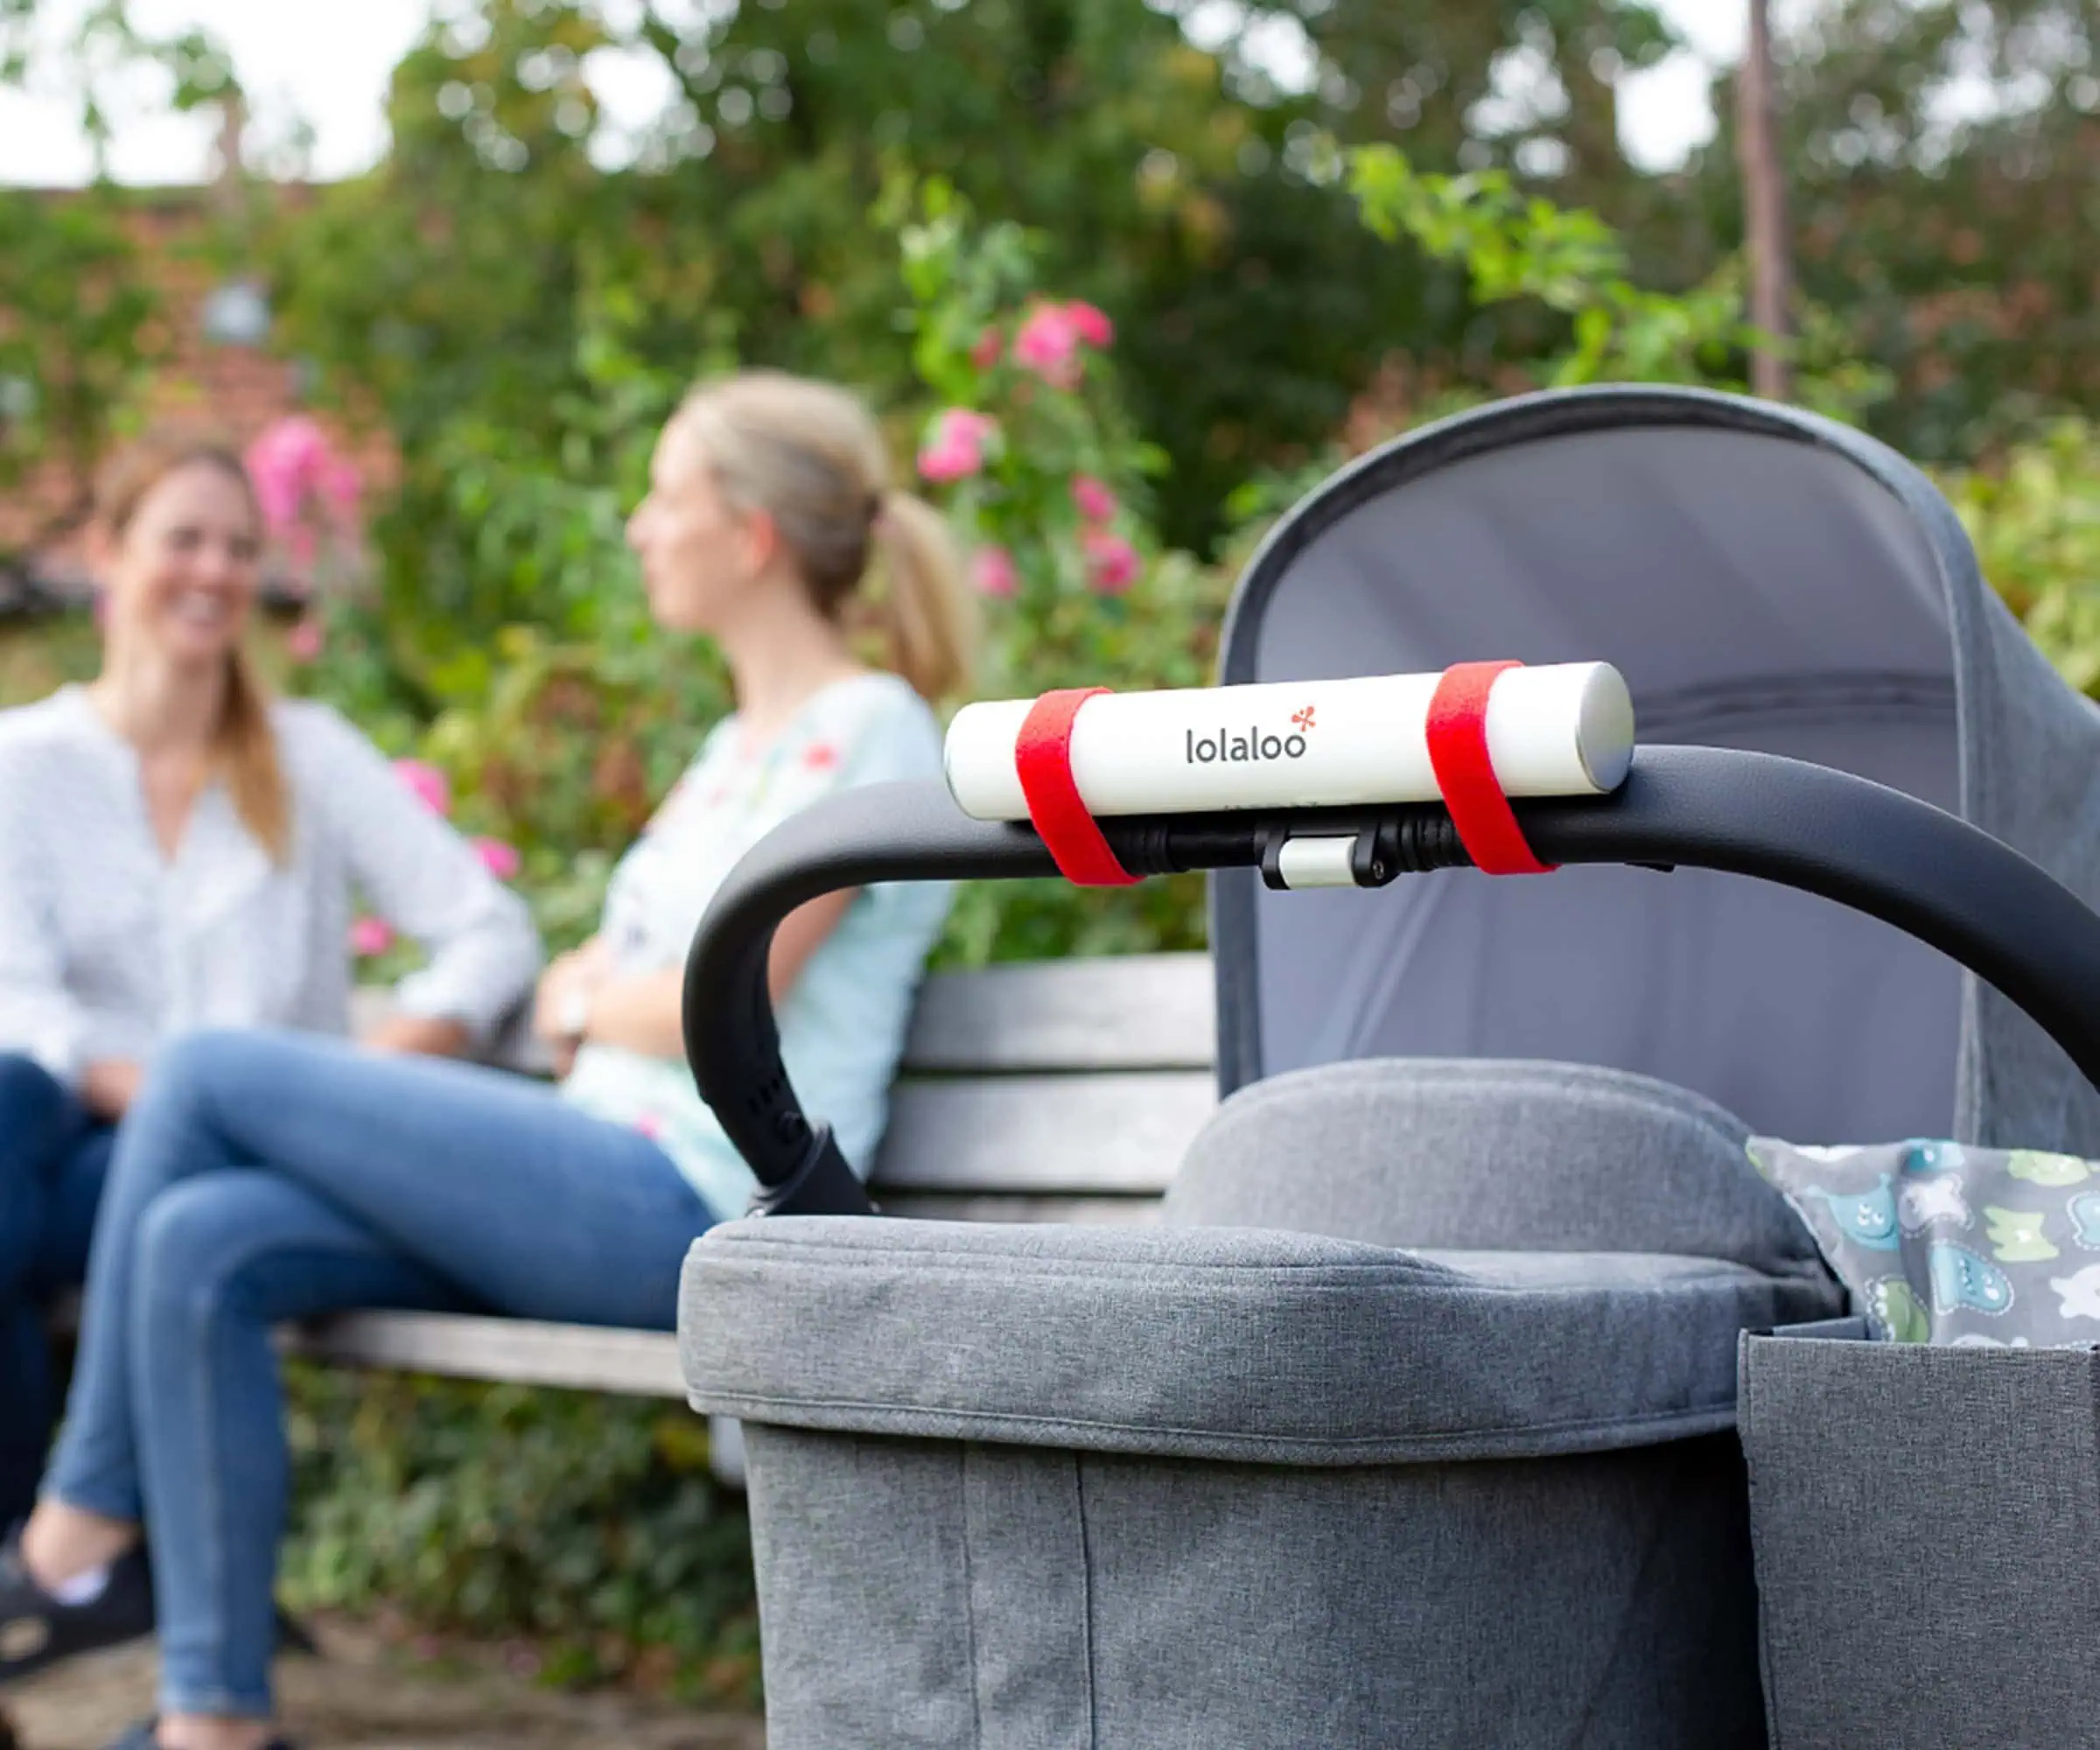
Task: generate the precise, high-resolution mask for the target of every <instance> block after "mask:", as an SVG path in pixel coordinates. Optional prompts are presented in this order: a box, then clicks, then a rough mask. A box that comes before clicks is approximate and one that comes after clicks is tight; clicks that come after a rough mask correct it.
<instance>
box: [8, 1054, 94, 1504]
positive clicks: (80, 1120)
mask: <svg viewBox="0 0 2100 1750" xmlns="http://www.w3.org/2000/svg"><path fill="white" fill-rule="evenodd" d="M114 1135H115V1132H114V1131H113V1130H112V1128H111V1127H110V1126H109V1125H108V1124H104V1123H102V1121H101V1120H100V1119H99V1118H96V1117H95V1116H94V1115H93V1114H91V1113H90V1112H89V1111H88V1109H87V1108H86V1107H84V1106H82V1105H81V1103H80V1101H79V1100H78V1099H76V1098H75V1097H74V1096H73V1090H72V1089H69V1088H66V1087H65V1086H63V1085H62V1084H61V1083H59V1082H57V1081H55V1080H54V1079H53V1078H52V1076H51V1075H50V1074H49V1073H48V1072H47V1071H46V1070H45V1069H44V1068H43V1067H42V1066H41V1065H39V1064H38V1063H36V1062H35V1061H32V1060H31V1059H30V1058H26V1057H24V1056H22V1055H20V1054H18V1053H14V1052H0V1528H4V1527H6V1526H9V1525H11V1524H13V1523H15V1522H16V1521H17V1520H18V1519H20V1518H22V1517H23V1516H24V1515H25V1514H26V1513H27V1512H28V1511H29V1509H30V1505H31V1502H33V1501H34V1500H35V1499H36V1493H37V1478H38V1475H39V1474H41V1472H42V1471H43V1468H44V1456H45V1448H46V1446H48V1445H49V1443H50V1440H51V1427H52V1419H53V1415H54V1412H55V1411H56V1410H57V1408H58V1405H57V1403H56V1401H55V1399H54V1398H53V1396H52V1381H51V1341H50V1338H49V1335H48V1334H47V1332H46V1329H45V1313H46V1309H47V1307H48V1305H49V1303H50V1301H51V1299H52V1297H53V1296H54V1295H55V1294H57V1293H58V1292H59V1290H61V1289H65V1288H70V1287H72V1286H73V1285H74V1284H76V1283H78V1282H79V1281H80V1280H81V1277H82V1276H83V1275H84V1274H85V1273H86V1271H87V1268H88V1235H89V1234H90V1232H92V1231H93V1229H94V1227H95V1203H96V1201H98V1200H99V1199H100V1198H101V1196H102V1177H103V1175H104V1173H107V1172H108V1170H109V1145H110V1141H111V1138H113V1136H114Z"/></svg>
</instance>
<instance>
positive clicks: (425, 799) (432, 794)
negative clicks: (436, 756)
mask: <svg viewBox="0 0 2100 1750" xmlns="http://www.w3.org/2000/svg"><path fill="white" fill-rule="evenodd" d="M394 775H395V777H397V778H399V779H400V780H401V781H402V783H404V784H406V785H407V786H408V787H409V789H411V790H413V791H414V792H415V793H416V800H417V801H418V802H421V803H422V804H423V807H424V808H426V809H429V810H430V812H431V813H432V814H434V815H449V814H450V813H451V811H452V787H451V783H450V782H449V781H447V780H446V778H445V775H444V773H442V772H440V771H439V770H438V769H437V767H435V766H432V765H430V763H429V762H428V761H426V760H395V762H394Z"/></svg>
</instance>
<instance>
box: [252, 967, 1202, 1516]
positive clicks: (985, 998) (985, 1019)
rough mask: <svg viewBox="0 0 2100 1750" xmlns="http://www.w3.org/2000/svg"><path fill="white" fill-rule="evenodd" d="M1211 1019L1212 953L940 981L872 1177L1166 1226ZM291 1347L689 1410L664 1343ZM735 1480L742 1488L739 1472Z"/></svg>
mask: <svg viewBox="0 0 2100 1750" xmlns="http://www.w3.org/2000/svg"><path fill="white" fill-rule="evenodd" d="M1213 1013H1214V1012H1213V1005H1212V998H1211V970H1210V962H1209V959H1208V956H1203V955H1200V954H1177V955H1133V956H1119V957H1116V958H1109V959H1097V960H1063V961H1048V962H1042V963H1029V964H1013V965H1002V966H995V967H990V968H987V969H985V970H982V971H973V972H951V973H937V974H935V975H934V976H933V977H929V978H928V980H927V982H926V984H925V987H924V989H923V991H921V996H920V1000H919V1005H918V1009H917V1012H916V1013H915V1014H914V1019H913V1025H912V1031H911V1034H910V1038H909V1040H908V1042H907V1046H906V1049H905V1057H904V1064H903V1070H902V1075H901V1078H900V1082H899V1083H898V1086H897V1089H896V1090H895V1094H894V1096H893V1101H892V1104H891V1112H890V1125H889V1133H888V1136H887V1137H886V1139H885V1141H884V1144H883V1148H882V1152H881V1155H880V1157H879V1159H878V1160H877V1163H876V1166H875V1171H874V1173H873V1174H872V1185H873V1187H874V1190H875V1193H876V1195H877V1197H878V1199H879V1201H880V1202H881V1205H882V1207H883V1208H884V1209H885V1210H886V1211H887V1212H889V1213H891V1214H893V1215H915V1216H921V1217H932V1218H948V1219H957V1220H970V1221H1005V1222H1075V1221H1076V1222H1142V1221H1148V1220H1150V1219H1152V1215H1153V1212H1154V1209H1155V1207H1156V1205H1157V1203H1158V1200H1159V1194H1160V1193H1161V1192H1162V1191H1163V1190H1164V1189H1165V1188H1166V1180H1167V1179H1168V1177H1169V1175H1171V1174H1172V1173H1173V1169H1174V1166H1175V1165H1176V1163H1178V1162H1179V1161H1180V1158H1181V1153H1182V1151H1183V1149H1184V1148H1185V1147H1186V1146H1187V1143H1188V1140H1189V1138H1191V1137H1192V1136H1193V1135H1194V1133H1195V1131H1196V1129H1197V1128H1198V1126H1200V1125H1201V1124H1202V1123H1203V1121H1204V1119H1205V1118H1206V1117H1208V1115H1209V1113H1210V1111H1211V1109H1212V1107H1213V1106H1214V1105H1215V1102H1216V1092H1215V1083H1214V1082H1213V1078H1212V1073H1211V1065H1212V1061H1213V1054H1214V1050H1215V1027H1214V1020H1213ZM607 1267H608V1268H615V1269H616V1268H618V1260H616V1259H609V1260H607ZM287 1346H288V1347H289V1348H292V1349H294V1350H296V1351H297V1352H298V1353H301V1354H304V1355H310V1356H313V1357H316V1358H318V1359H322V1360H326V1361H330V1362H343V1363H346V1364H349V1365H353V1366H358V1367H374V1368H388V1369H399V1370H402V1371H409V1372H416V1373H430V1374H441V1375H447V1376H452V1377H456V1378H462V1379H480V1380H498V1381H509V1382H515V1383H523V1384H531V1385H549V1386H562V1387H569V1388H572V1389H576V1390H590V1391H612V1392H619V1393H623V1394H627V1395H632V1396H641V1397H677V1398H683V1397H684V1396H685V1388H684V1385H683V1382H682V1381H681V1379H680V1377H679V1373H678V1347H677V1340H676V1338H675V1337H673V1336H670V1335H669V1334H664V1333H661V1332H653V1331H620V1330H607V1329H603V1328H599V1327H592V1326H582V1325H549V1324H535V1323H531V1322H528V1321H526V1320H510V1319H488V1318H472V1317H463V1316H458V1315H454V1314H444V1313H347V1314H344V1315H342V1316H340V1317H338V1318H335V1319H332V1320H327V1321H325V1323H322V1324H319V1325H317V1326H315V1327H311V1328H309V1329H306V1330H304V1331H301V1332H298V1333H294V1334H288V1337H287ZM725 1457H726V1455H725ZM734 1469H735V1466H734V1461H733V1459H730V1460H728V1462H727V1463H726V1464H725V1470H727V1471H728V1472H729V1473H730V1474H733V1473H734Z"/></svg>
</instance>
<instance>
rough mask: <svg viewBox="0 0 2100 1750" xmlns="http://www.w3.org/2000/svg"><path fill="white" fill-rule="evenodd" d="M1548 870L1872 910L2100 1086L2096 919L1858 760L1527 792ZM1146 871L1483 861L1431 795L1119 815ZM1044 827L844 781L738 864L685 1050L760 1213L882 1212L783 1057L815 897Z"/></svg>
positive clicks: (1024, 861)
mask: <svg viewBox="0 0 2100 1750" xmlns="http://www.w3.org/2000/svg"><path fill="white" fill-rule="evenodd" d="M1513 806H1514V807H1515V809H1516V816H1517V820H1518V822H1519V823H1520V824H1521V825H1522V827H1523V830H1524V834H1525V837H1527V838H1528V839H1529V840H1530V844H1531V846H1532V848H1533V850H1534V851H1536V852H1537V855H1538V856H1539V857H1540V858H1541V859H1542V860H1544V861H1545V862H1547V863H1550V864H1585V863H1618V864H1630V865H1638V866H1642V867H1646V868H1651V869H1656V870H1661V871H1668V870H1670V869H1672V868H1675V867H1677V866H1679V865H1683V866H1686V867H1691V868H1699V869H1712V870H1719V871H1721V872H1726V873H1728V874H1733V875H1747V876H1752V877H1754V878H1756V879H1761V880H1766V881H1773V882H1776V883H1778V884H1780V885H1781V886H1789V887H1795V888H1798V889H1800V890H1801V891H1802V892H1803V893H1815V894H1817V895H1819V896H1820V897H1822V898H1824V899H1827V900H1835V901H1837V902H1838V904H1840V905H1843V906H1849V907H1852V909H1853V910H1855V911H1859V912H1864V913H1866V914H1867V915H1869V916H1871V917H1875V918H1879V919H1880V920H1881V921H1883V922H1885V923H1889V924H1893V925H1894V926H1895V927H1896V928H1898V929H1901V930H1903V931H1905V932H1906V933H1907V934H1908V935H1913V936H1915V937H1916V938H1917V939H1918V940H1919V941H1921V942H1925V943H1927V944H1929V946H1931V947H1933V948H1936V949H1939V951H1940V952H1941V953H1943V954H1945V955H1946V956H1949V957H1950V959H1952V960H1954V961H1956V962H1957V963H1960V964H1961V965H1963V966H1964V967H1966V968H1967V969H1968V970H1970V971H1971V972H1973V973H1974V974H1976V976H1977V977H1979V978H1982V979H1983V980H1984V981H1985V983H1987V984H1991V985H1992V986H1994V987H1995V988H1996V989H1997V990H1998V991H2000V992H2001V993H2002V994H2003V995H2004V996H2005V998H2008V999H2009V1000H2010V1001H2012V1003H2014V1004H2016V1005H2018V1006H2019V1008H2021V1009H2022V1010H2024V1011H2025V1012H2026V1013H2027V1015H2028V1016H2029V1017H2030V1018H2031V1019H2033V1020H2034V1021H2035V1023H2036V1024H2037V1025H2039V1026H2040V1027H2041V1028H2042V1030H2043V1031H2044V1032H2045V1033H2047V1034H2048V1035H2049V1036H2050V1037H2051V1038H2052V1039H2053V1040H2055V1042H2056V1043H2057V1044H2058V1045H2059V1046H2060V1047H2062V1049H2063V1050H2064V1052H2065V1053H2066V1054H2067V1055H2068V1056H2069V1058H2070V1059H2071V1061H2072V1062H2073V1063H2075V1065H2076V1066H2077V1067H2078V1068H2079V1070H2080V1071H2081V1072H2082V1073H2083V1075H2085V1077H2086V1079H2087V1080H2088V1081H2090V1082H2095V1083H2096V1085H2100V916H2096V915H2095V914H2093V913H2092V912H2091V911H2090V910H2089V909H2088V908H2087V907H2085V906H2084V905H2083V904H2082V902H2081V901H2080V900H2078V899H2077V898H2076V897H2075V896H2074V895H2073V894H2072V893H2069V892H2068V890H2067V889H2065V888H2064V887H2063V886H2061V885H2060V884H2059V883H2057V882H2056V881H2055V880H2054V879H2052V878H2051V877H2050V876H2049V875H2047V873H2046V872H2044V871H2042V870H2041V869H2040V867H2038V866H2037V865H2035V864H2033V863H2032V862H2030V861H2029V860H2028V859H2027V858H2025V857H2023V856H2021V855H2020V854H2019V852H2018V851H2013V850H2012V849H2011V848H2010V847H2008V846H2006V845H2005V844H2000V843H1999V842H1998V840H1997V839H1994V838H1992V837H1990V836H1989V835H1988V834H1986V833H1984V832H1981V831H1979V830H1978V829H1976V828H1975V827H1973V826H1971V825H1970V824H1969V823H1967V822H1965V821H1963V820H1959V819H1957V817H1956V816H1953V815H1950V814H1948V813H1947V812H1946V811H1945V810H1943V809H1936V808H1935V807H1933V806H1932V805H1931V804H1930V803H1928V802H1920V801H1919V800H1917V799H1916V798H1915V797H1913V796H1908V795H1904V794H1903V793H1902V792H1901V791H1898V790H1894V789H1890V788H1887V786H1884V785H1880V784H1876V783H1873V782H1872V781H1869V780H1867V779H1865V778H1859V777H1854V776H1852V774H1849V773H1844V772H1837V771H1832V770H1831V769H1829V768H1828V767H1821V766H1814V765H1810V764H1808V763H1807V762H1805V761H1803V760H1787V759H1782V758H1780V757H1779V756H1777V755H1775V754H1768V753H1746V752H1741V751H1738V750H1735V749H1729V748H1716V747H1643V748H1639V749H1637V750H1635V754H1634V760H1633V767H1632V769H1631V771H1630V772H1629V773H1628V776H1627V779H1626V781H1625V783H1624V784H1622V785H1621V787H1620V788H1619V789H1617V790H1616V791H1614V792H1613V793H1612V794H1611V795H1606V796H1599V797H1583V798H1569V799H1559V798H1555V799H1551V800H1540V801H1532V802H1516V803H1514V804H1513ZM1100 825H1101V829H1102V832H1103V837H1106V838H1107V840H1108V842H1109V844H1110V847H1111V848H1112V849H1113V850H1114V851H1115V852H1116V855H1117V858H1118V859H1119V860H1120V861H1121V862H1122V864H1123V865H1124V868H1125V869H1127V870H1129V871H1130V872H1131V873H1132V874H1134V875H1162V874H1169V873H1179V872H1184V871H1188V870H1198V869H1226V868H1236V867H1258V868H1261V869H1263V870H1264V872H1265V873H1266V874H1267V875H1268V876H1269V878H1270V879H1271V883H1272V885H1273V884H1274V883H1275V882H1276V880H1277V874H1276V872H1277V870H1278V864H1279V858H1280V853H1281V851H1282V848H1283V846H1284V844H1286V843H1287V842H1288V841H1290V840H1291V839H1292V838H1306V837H1327V838H1335V837H1349V838H1351V839H1353V840H1354V847H1353V851H1352V857H1351V861H1352V865H1353V869H1354V872H1355V879H1356V880H1357V882H1358V884H1359V885H1362V886H1383V885H1385V884H1386V883H1387V882H1389V881H1390V880H1392V879H1395V878H1396V877H1397V876H1398V875H1401V874H1406V873H1412V872H1421V871H1426V870H1431V869H1448V868H1460V867H1467V866H1470V864H1471V858H1468V857H1467V853H1466V850H1465V847H1464V846H1463V845H1462V844H1460V842H1459V837H1458V834H1457V831H1456V830H1455V829H1454V828H1453V825H1452V823H1451V816H1449V815H1448V814H1447V813H1446V811H1445V810H1444V809H1443V808H1442V807H1441V806H1439V805H1438V804H1435V803H1408V804H1395V805H1392V806H1390V807H1366V808H1350V809H1254V810H1248V811H1246V812H1236V813H1230V814H1210V815H1161V816H1142V817H1130V818H1124V819H1104V820H1103V821H1102V822H1101V823H1100ZM1056 872H1057V870H1056V866H1055V865H1054V863H1053V862H1052V860H1051V858H1050V853H1049V851H1047V850H1046V849H1045V847H1044V845H1043V843H1042V841H1041V840H1040V838H1038V837H1036V835H1035V832H1034V830H1033V828H1031V827H1029V826H1027V825H1026V824H1019V823H1002V822H986V821H977V820H972V819H971V818H970V816H967V815H965V814H963V811H962V810H961V809H959V808H958V807H956V803H955V802H954V800H953V799H952V798H951V797H950V796H949V793H948V790H947V788H946V787H945V786H944V785H942V784H941V783H939V782H924V783H912V784H878V785H869V786H866V787H865V788H858V789H852V790H847V791H844V792H843V793H841V794H839V795H835V796H832V797H830V798H828V799H827V800H825V801H824V802H820V803H818V804H816V806H815V807H813V808H810V809H807V810H805V811H804V812H803V813H802V814H800V815H797V816H795V817H794V818H792V819H790V820H788V821H786V822H784V823H782V824H781V825H780V826H779V827H776V828H775V829H774V830H773V831H772V832H771V833H769V834H767V837H765V838H763V839H761V840H760V842H759V844H757V845H755V846H754V847H753V849H752V850H751V851H750V852H749V853H747V854H746V857H745V858H744V859H743V860H742V861H741V862H740V863H739V864H738V865H737V866H736V868H735V869H733V870H732V872H730V875H729V878H728V879H727V880H725V882H724V884H723V886H722V888H721V890H720V891H719V892H718V893H717V894H716V896H715V898H714V900H713V902H712V903H711V905H710V906H709V907H708V909H707V913H706V914H705V915H704V917H703V918H702V919H701V921H700V927H699V928H698V930H697V932H696V933H695V935H694V937H693V942H692V947H691V949H690V951H689V952H688V954H687V956H686V963H685V984H684V993H683V1031H684V1036H685V1054H686V1060H687V1062H688V1063H689V1065H690V1068H691V1070H692V1074H693V1080H694V1082H695V1083H696V1085H697V1087H698V1089H699V1090H700V1094H701V1096H702V1097H703V1098H704V1099H705V1100H706V1101H707V1103H708V1104H709V1105H710V1106H711V1107H712V1108H713V1109H714V1111H715V1114H716V1116H717V1117H718V1119H719V1120H720V1122H721V1124H722V1127H723V1129H724V1131H725V1132H726V1133H727V1134H728V1137H729V1139H730V1140H731V1141H732V1143H734V1144H735V1145H736V1146H737V1148H738V1150H739V1152H741V1153H742V1154H743V1156H744V1158H745V1159H746V1161H748V1162H749V1163H750V1165H751V1167H752V1170H753V1173H755V1174H756V1175H757V1177H758V1179H759V1182H760V1187H761V1190H760V1195H759V1197H758V1199H757V1200H756V1201H754V1203H753V1207H752V1213H753V1214H754V1215H868V1214H872V1213H873V1209H874V1206H873V1204H872V1201H870V1200H869V1197H868V1194H867V1193H866V1191H865V1189H864V1188H863V1187H862V1185H861V1182H860V1180H858V1178H856V1177H855V1175H854V1173H853V1172H852V1170H851V1167H850V1166H848V1164H847V1162H846V1160H845V1158H844V1155H843V1154H842V1153H841V1152H840V1151H839V1149H838V1147H837V1144H836V1143H835V1142H834V1140H833V1139H832V1137H831V1132H830V1126H829V1125H827V1124H823V1123H822V1122H820V1121H815V1120H812V1119H810V1118H809V1117H805V1115H804V1114H803V1112H802V1108H801V1104H800V1102H799V1101H798V1100H797V1098H796V1096H795V1089H794V1087H793V1085H792V1084H791V1083H790V1082H789V1081H788V1073H787V1070H786V1068H785V1067H784V1066H783V1064H782V1062H781V1042H780V1033H779V1029H778V1026H777V1025H776V1022H775V1019H774V1009H773V1001H772V998H771V995H770V993H769V989H768V984H767V959H768V954H769V950H770V949H771V947H772V943H773V935H774V929H775V928H777V927H778V926H779V924H780V922H781V919H783V918H784V917H786V916H787V915H788V913H790V912H792V911H793V910H795V907H798V906H800V905H802V904H803V903H805V902H806V901H808V900H814V899H816V898H819V897H820V896H822V895H823V894H825V893H834V892H837V891H839V890H840V889H843V888H848V887H858V886H865V885H866V884H868V883H870V882H879V881H936V880H986V879H990V880H1018V879H1027V878H1030V877H1039V876H1048V875H1054V874H1056Z"/></svg>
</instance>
